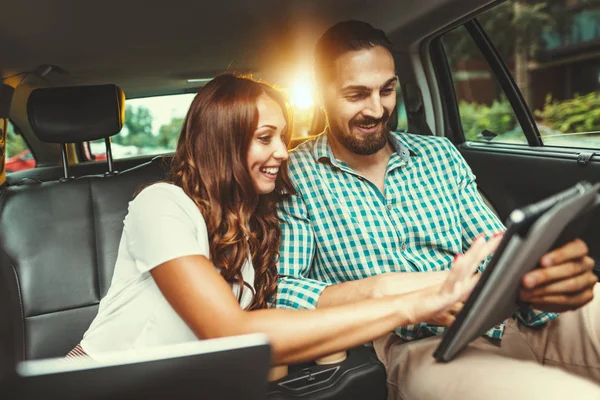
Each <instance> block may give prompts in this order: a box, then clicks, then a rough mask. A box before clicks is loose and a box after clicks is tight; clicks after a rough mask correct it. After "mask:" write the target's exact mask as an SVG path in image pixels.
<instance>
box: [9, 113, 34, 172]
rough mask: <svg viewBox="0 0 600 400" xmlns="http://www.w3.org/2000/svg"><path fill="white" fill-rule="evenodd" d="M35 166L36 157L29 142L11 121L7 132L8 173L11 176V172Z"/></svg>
mask: <svg viewBox="0 0 600 400" xmlns="http://www.w3.org/2000/svg"><path fill="white" fill-rule="evenodd" d="M35 165H36V161H35V157H34V156H33V154H32V153H31V151H30V150H29V146H27V142H25V140H24V139H23V136H21V134H20V133H18V131H17V130H16V129H15V126H14V125H13V124H12V122H10V120H9V121H8V130H7V131H6V161H5V166H6V173H7V174H10V173H11V172H17V171H23V170H26V169H31V168H34V167H35Z"/></svg>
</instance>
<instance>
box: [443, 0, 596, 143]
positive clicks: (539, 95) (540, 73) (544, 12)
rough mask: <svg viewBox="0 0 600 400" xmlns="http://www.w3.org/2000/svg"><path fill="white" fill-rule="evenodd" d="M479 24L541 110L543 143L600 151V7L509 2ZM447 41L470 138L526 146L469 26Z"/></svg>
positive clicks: (537, 112) (569, 1) (555, 0)
mask: <svg viewBox="0 0 600 400" xmlns="http://www.w3.org/2000/svg"><path fill="white" fill-rule="evenodd" d="M477 19H478V20H479V22H480V23H481V25H482V26H483V28H484V30H485V31H486V33H487V34H488V36H489V37H490V39H491V40H492V42H493V43H494V45H495V47H496V48H497V50H498V51H499V52H500V54H501V55H502V56H503V59H504V60H505V62H506V63H507V65H508V67H509V69H510V71H511V72H512V74H513V76H514V79H515V81H516V83H517V85H518V86H519V89H520V90H521V93H522V95H523V98H524V99H525V101H526V103H527V104H528V106H529V107H530V109H531V110H532V111H533V114H534V117H535V118H536V122H537V125H538V129H539V131H540V134H541V137H542V141H543V143H544V144H545V145H550V146H566V147H588V148H600V120H599V118H598V111H596V110H598V109H599V108H600V55H598V52H597V49H598V48H599V47H600V29H598V26H600V3H598V2H586V1H580V0H548V1H538V0H531V1H526V0H509V1H508V2H505V3H503V4H501V5H499V6H497V7H494V8H492V9H491V10H489V11H487V12H485V13H484V14H482V15H481V16H479V17H478V18H477ZM443 42H444V48H445V50H446V53H447V55H448V58H449V61H450V64H451V69H452V73H453V78H454V83H455V87H456V89H457V90H456V91H457V95H458V99H459V109H460V113H461V120H462V123H463V131H464V132H465V136H466V138H467V139H468V140H484V141H492V142H507V143H523V144H526V143H527V142H526V140H525V138H524V136H522V132H520V129H519V128H518V126H517V124H516V120H515V119H514V114H513V112H512V110H511V108H510V106H509V105H508V103H507V102H506V99H505V98H503V97H504V96H503V95H502V91H501V89H500V88H499V86H498V84H497V82H495V79H494V77H493V74H492V73H491V71H490V69H489V67H488V66H487V64H486V63H485V61H484V59H483V57H482V55H481V53H480V52H479V50H478V49H477V47H476V46H475V43H474V42H473V40H472V38H471V37H470V35H469V34H468V32H467V31H466V30H465V29H464V28H462V27H461V28H459V29H456V30H454V31H452V32H449V33H448V34H446V35H445V36H444V38H443ZM513 121H514V123H515V125H514V126H512V122H513ZM484 131H487V132H484Z"/></svg>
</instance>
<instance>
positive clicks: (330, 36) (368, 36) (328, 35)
mask: <svg viewBox="0 0 600 400" xmlns="http://www.w3.org/2000/svg"><path fill="white" fill-rule="evenodd" d="M375 46H381V47H383V48H385V49H386V50H387V51H389V52H390V54H392V42H390V40H389V39H388V38H387V36H385V33H384V32H383V31H382V30H380V29H375V28H373V27H372V26H371V25H370V24H368V23H366V22H362V21H344V22H339V23H337V24H335V25H333V26H332V27H331V28H329V29H327V31H326V32H325V33H324V34H323V36H321V38H320V39H319V41H318V42H317V45H316V47H315V55H314V57H315V58H314V70H315V78H316V80H317V82H318V84H319V85H321V84H322V83H323V82H324V79H325V78H330V77H331V72H332V70H333V64H334V62H335V60H336V59H337V58H338V57H339V56H341V55H342V54H344V53H347V52H349V51H359V50H367V49H370V48H372V47H375Z"/></svg>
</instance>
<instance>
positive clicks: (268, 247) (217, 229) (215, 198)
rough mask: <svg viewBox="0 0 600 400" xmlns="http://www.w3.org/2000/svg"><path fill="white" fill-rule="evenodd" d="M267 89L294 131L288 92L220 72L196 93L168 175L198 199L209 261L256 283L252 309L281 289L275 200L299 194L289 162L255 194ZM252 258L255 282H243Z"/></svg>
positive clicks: (229, 275) (233, 277)
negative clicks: (255, 149) (254, 143)
mask: <svg viewBox="0 0 600 400" xmlns="http://www.w3.org/2000/svg"><path fill="white" fill-rule="evenodd" d="M263 94H266V95H267V96H269V97H271V98H272V99H273V100H275V101H276V102H277V103H278V104H279V105H280V106H281V109H282V112H283V114H284V117H285V120H286V123H287V132H288V134H287V135H286V136H287V138H288V139H287V140H289V137H291V130H292V119H291V112H290V108H289V104H288V102H287V100H286V99H285V97H284V96H283V95H282V94H281V93H280V92H279V91H277V90H275V89H274V88H272V87H271V86H269V85H266V84H264V83H261V82H256V81H254V80H252V79H249V78H245V77H239V76H236V75H233V74H223V75H219V76H217V77H216V78H215V79H213V80H212V81H210V82H209V83H208V84H206V86H204V87H203V88H202V89H201V90H200V91H199V92H198V94H197V95H196V97H195V98H194V101H193V102H192V104H191V106H190V109H189V110H188V113H187V116H186V118H185V121H184V124H183V127H182V130H181V135H180V136H179V141H178V143H177V151H176V155H175V158H174V160H173V164H172V168H171V173H170V181H171V182H173V183H174V184H175V185H177V186H180V187H181V188H182V189H183V191H184V192H185V193H186V194H187V195H188V196H189V197H190V198H191V199H192V200H193V201H194V202H195V203H196V205H197V206H198V208H199V209H200V212H201V213H202V215H203V216H204V219H205V221H206V226H207V229H208V240H209V243H210V255H211V261H212V262H213V264H214V265H216V266H217V267H219V268H221V275H222V276H223V278H225V280H226V281H227V282H229V283H230V284H232V283H237V284H238V285H239V287H240V294H239V298H238V300H240V299H241V296H242V291H243V290H254V291H255V293H254V297H253V300H252V302H251V304H250V306H249V307H248V308H249V309H257V308H264V307H266V306H267V303H268V301H269V299H270V298H271V297H272V296H274V295H275V294H276V290H277V261H278V258H279V246H280V243H281V229H280V227H279V219H278V218H277V211H276V203H277V201H278V200H279V199H280V198H281V196H283V195H286V194H292V193H295V191H294V189H293V187H292V185H291V183H290V180H289V177H288V174H287V165H286V164H285V163H283V164H282V165H281V167H280V168H279V175H278V177H277V180H276V183H275V190H274V191H273V192H272V193H270V194H267V195H258V194H257V192H256V190H255V189H254V186H253V184H252V179H251V176H250V172H249V170H248V163H247V154H248V148H249V146H250V142H251V140H252V138H253V136H254V131H255V130H256V128H257V125H258V110H257V107H256V103H257V100H258V98H259V97H260V96H261V95H263ZM249 254H250V256H251V258H252V265H253V266H254V271H255V279H254V288H251V287H248V286H247V285H246V286H245V284H244V280H243V277H242V272H241V271H242V267H243V265H244V263H245V262H246V261H247V260H248V255H249Z"/></svg>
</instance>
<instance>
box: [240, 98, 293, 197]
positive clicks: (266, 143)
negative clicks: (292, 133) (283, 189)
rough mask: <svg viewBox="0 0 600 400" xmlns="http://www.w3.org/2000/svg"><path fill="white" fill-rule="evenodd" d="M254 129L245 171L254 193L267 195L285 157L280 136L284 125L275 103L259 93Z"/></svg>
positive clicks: (283, 133) (284, 131)
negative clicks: (256, 121)
mask: <svg viewBox="0 0 600 400" xmlns="http://www.w3.org/2000/svg"><path fill="white" fill-rule="evenodd" d="M256 108H257V109H258V126H257V127H256V130H255V131H254V135H253V136H252V141H251V142H250V147H249V148H248V158H247V159H248V170H249V171H250V177H251V178H252V183H253V184H254V189H255V190H256V192H257V193H258V194H267V193H271V192H272V191H273V190H274V189H275V179H276V178H277V175H278V174H279V168H280V167H281V163H282V162H283V161H285V160H287V158H288V153H287V146H286V144H285V140H284V135H285V134H286V132H287V126H286V122H285V118H284V116H283V111H282V110H281V107H280V106H279V104H278V103H277V102H276V101H275V100H273V99H272V98H270V97H269V96H267V95H266V94H262V95H261V96H260V97H259V98H258V100H257V101H256Z"/></svg>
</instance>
